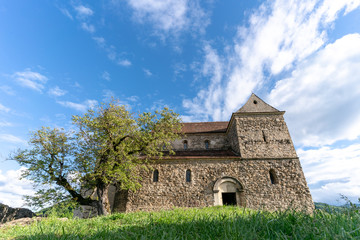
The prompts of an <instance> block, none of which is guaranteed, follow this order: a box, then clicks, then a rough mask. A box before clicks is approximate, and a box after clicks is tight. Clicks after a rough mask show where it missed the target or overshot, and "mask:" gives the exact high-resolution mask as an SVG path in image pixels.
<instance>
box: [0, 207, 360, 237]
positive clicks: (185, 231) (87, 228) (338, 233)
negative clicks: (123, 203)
mask: <svg viewBox="0 0 360 240" xmlns="http://www.w3.org/2000/svg"><path fill="white" fill-rule="evenodd" d="M0 239H156V240H158V239H360V213H359V209H357V208H349V209H346V210H344V211H341V212H339V211H333V210H332V209H328V210H316V211H315V212H314V213H313V214H311V215H308V214H305V213H301V212H295V211H284V212H266V211H256V210H250V209H243V208H237V207H230V206H226V207H209V208H203V209H196V208H193V209H179V208H178V209H174V210H171V211H160V212H136V213H127V214H124V213H119V214H113V215H110V216H106V217H97V218H93V219H69V220H67V221H60V220H58V219H56V218H54V217H50V218H48V219H46V220H43V221H41V222H36V223H34V224H32V225H31V226H25V227H23V226H14V227H6V228H0Z"/></svg>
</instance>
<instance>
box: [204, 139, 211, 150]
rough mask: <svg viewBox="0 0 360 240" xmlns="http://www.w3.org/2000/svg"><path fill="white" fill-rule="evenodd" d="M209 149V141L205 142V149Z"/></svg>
mask: <svg viewBox="0 0 360 240" xmlns="http://www.w3.org/2000/svg"><path fill="white" fill-rule="evenodd" d="M209 147H210V142H209V140H205V149H206V150H208V149H209Z"/></svg>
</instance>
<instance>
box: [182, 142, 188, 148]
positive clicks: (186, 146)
mask: <svg viewBox="0 0 360 240" xmlns="http://www.w3.org/2000/svg"><path fill="white" fill-rule="evenodd" d="M183 144H184V150H186V149H188V142H187V141H186V140H185V141H184V142H183Z"/></svg>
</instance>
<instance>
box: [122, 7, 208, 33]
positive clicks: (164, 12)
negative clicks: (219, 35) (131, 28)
mask: <svg viewBox="0 0 360 240" xmlns="http://www.w3.org/2000/svg"><path fill="white" fill-rule="evenodd" d="M128 4H129V6H130V7H131V8H132V9H133V11H134V12H133V19H134V20H135V21H137V22H139V23H151V24H152V25H153V28H154V29H155V31H156V32H157V33H158V34H161V35H162V34H165V35H167V34H169V33H171V34H173V35H174V34H175V35H176V34H179V33H180V32H181V31H184V30H188V29H192V30H193V31H194V32H201V33H203V32H204V30H205V28H206V27H207V25H208V24H209V23H210V21H209V18H208V16H207V14H206V13H205V12H204V10H203V9H202V8H201V7H200V3H199V1H188V0H165V1H164V0H161V1H160V0H128Z"/></svg>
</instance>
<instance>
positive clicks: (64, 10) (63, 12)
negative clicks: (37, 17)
mask: <svg viewBox="0 0 360 240" xmlns="http://www.w3.org/2000/svg"><path fill="white" fill-rule="evenodd" d="M60 11H61V13H62V14H64V15H65V16H66V17H68V18H69V19H71V20H73V19H74V18H73V16H72V15H71V14H70V12H69V11H68V10H67V9H65V8H60Z"/></svg>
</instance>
